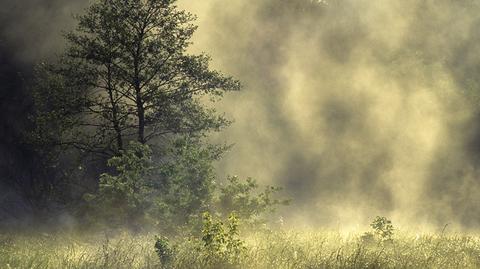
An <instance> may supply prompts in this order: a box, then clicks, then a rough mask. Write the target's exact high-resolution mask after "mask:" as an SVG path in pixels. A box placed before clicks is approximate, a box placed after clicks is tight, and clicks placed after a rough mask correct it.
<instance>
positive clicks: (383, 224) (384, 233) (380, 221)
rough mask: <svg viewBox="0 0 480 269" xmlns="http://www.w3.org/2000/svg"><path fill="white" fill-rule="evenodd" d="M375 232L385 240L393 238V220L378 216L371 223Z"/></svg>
mask: <svg viewBox="0 0 480 269" xmlns="http://www.w3.org/2000/svg"><path fill="white" fill-rule="evenodd" d="M370 227H372V229H373V231H374V233H375V234H376V235H377V236H379V237H380V238H381V239H382V240H383V241H387V240H391V239H392V236H393V230H394V228H393V225H392V221H390V220H389V219H387V218H386V217H380V216H377V217H376V218H375V219H374V220H373V222H372V223H371V224H370Z"/></svg>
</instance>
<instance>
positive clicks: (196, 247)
mask: <svg viewBox="0 0 480 269" xmlns="http://www.w3.org/2000/svg"><path fill="white" fill-rule="evenodd" d="M0 238H1V239H0V268H2V269H3V268H62V269H63V268H65V269H70V268H85V269H87V268H88V269H90V268H115V269H121V268H189V269H190V268H192V269H194V268H259V269H260V268H261V269H263V268H272V269H273V268H275V269H282V268H480V239H479V238H477V237H468V236H460V235H407V234H403V235H401V234H396V235H395V236H394V237H393V240H390V241H385V242H382V241H380V240H365V238H363V239H362V235H361V234H357V235H341V234H340V233H336V232H325V231H317V232H297V231H276V232H262V233H257V234H251V235H248V236H244V237H242V240H243V241H244V246H245V248H244V251H242V253H240V254H239V255H238V260H237V261H236V264H234V265H233V263H230V265H229V263H228V262H225V263H221V262H220V263H218V262H217V263H212V262H209V261H208V260H207V259H206V257H205V255H203V254H202V252H201V249H200V248H201V244H199V242H198V241H195V240H179V241H178V242H176V247H175V255H174V256H173V258H172V259H171V261H169V263H168V264H166V265H163V266H162V265H161V263H160V259H159V258H158V256H157V254H156V252H155V249H154V244H155V238H154V235H136V236H134V235H131V234H127V233H123V234H119V235H116V236H111V238H108V237H107V236H105V235H96V236H93V235H89V236H78V235H75V236H74V235H47V234H43V235H36V236H31V235H16V236H13V235H2V236H1V237H0Z"/></svg>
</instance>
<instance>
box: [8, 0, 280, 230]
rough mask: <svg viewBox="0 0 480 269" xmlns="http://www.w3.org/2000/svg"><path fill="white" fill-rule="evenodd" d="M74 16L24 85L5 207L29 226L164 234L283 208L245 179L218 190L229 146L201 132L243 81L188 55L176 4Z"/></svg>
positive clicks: (117, 2) (212, 126)
mask: <svg viewBox="0 0 480 269" xmlns="http://www.w3.org/2000/svg"><path fill="white" fill-rule="evenodd" d="M76 20H77V22H78V24H77V27H76V29H75V30H73V31H70V32H68V33H66V34H65V35H64V37H65V41H66V48H65V50H64V51H63V52H61V53H59V54H58V55H59V56H58V58H57V59H56V60H55V61H53V62H48V63H39V64H38V65H36V66H35V68H34V74H33V76H32V79H31V80H30V81H28V86H27V89H28V91H27V92H28V98H29V100H31V109H30V113H29V115H28V124H26V125H25V128H24V129H23V130H22V134H21V137H22V139H21V140H22V142H21V144H22V146H23V147H26V148H27V149H28V152H29V156H28V158H33V160H34V161H32V162H31V164H32V165H31V166H30V167H29V170H30V171H29V173H27V174H25V173H18V172H17V171H15V170H13V171H12V172H11V173H5V176H3V177H2V179H1V180H2V185H3V186H2V187H4V188H5V189H7V190H9V191H14V192H15V193H16V196H15V197H16V198H15V199H17V200H16V201H15V199H13V201H12V200H10V201H8V199H3V200H2V201H0V202H2V203H4V204H3V207H4V208H8V206H6V204H5V203H7V202H8V203H13V204H15V205H14V207H15V206H18V204H23V205H26V207H27V208H28V210H27V211H28V212H29V213H28V215H29V217H32V218H33V219H34V222H35V223H49V222H51V220H52V219H56V217H57V216H58V215H65V214H68V215H70V216H74V217H75V219H76V220H77V222H78V223H79V224H81V226H82V227H92V226H96V225H108V226H110V227H124V226H127V227H130V228H133V229H136V230H138V229H143V228H146V227H148V228H150V227H157V228H161V229H164V230H169V231H174V230H175V229H176V228H179V227H183V226H188V227H195V225H196V222H198V221H199V216H201V214H202V213H203V212H207V211H215V212H216V213H218V214H220V215H224V216H226V215H227V214H229V213H230V212H232V211H236V212H238V214H239V215H241V216H242V217H244V218H245V219H249V220H252V221H257V220H258V218H259V217H260V216H261V215H262V213H263V212H266V211H269V210H272V209H273V208H274V207H275V206H276V205H278V204H282V203H285V201H281V200H277V199H274V198H273V196H274V195H275V193H276V192H277V191H278V190H279V189H277V188H272V187H267V189H266V190H264V191H260V192H259V191H257V187H258V186H257V184H256V183H255V181H254V180H250V179H249V180H247V181H241V180H240V179H238V178H236V177H231V178H229V179H228V180H227V182H229V184H227V185H223V186H221V187H220V186H218V184H217V183H216V182H218V180H216V178H215V171H214V167H213V163H214V162H215V161H216V160H218V159H219V158H221V157H222V154H224V153H225V151H226V150H227V149H228V148H229V147H228V146H227V145H215V144H211V143H209V142H208V141H207V136H208V134H209V133H211V132H216V131H221V130H222V129H223V128H225V127H226V126H228V125H229V124H230V121H229V120H228V119H226V118H225V117H224V116H223V115H222V114H221V113H218V112H217V111H216V110H215V109H214V108H213V107H214V103H215V102H217V101H220V100H221V99H222V96H223V95H224V94H225V93H228V92H231V91H238V90H240V89H241V85H240V82H239V81H237V80H235V79H234V78H232V77H229V76H226V75H224V74H222V73H221V72H219V71H216V70H212V69H211V68H210V67H209V61H210V59H209V57H208V56H207V55H192V54H189V53H188V52H187V49H188V47H189V45H191V37H192V35H193V33H194V32H195V30H196V26H195V25H194V16H193V15H191V14H190V13H188V12H185V11H182V10H179V9H178V8H177V7H176V6H175V1H174V0H127V1H125V0H100V1H97V2H96V3H94V4H92V5H91V6H90V7H89V8H88V9H87V10H86V11H85V13H84V14H82V15H79V16H76ZM5 169H8V167H6V168H5ZM10 208H11V207H10ZM3 214H4V216H7V215H11V217H12V218H19V216H16V215H15V214H16V212H8V210H5V212H4V213H3Z"/></svg>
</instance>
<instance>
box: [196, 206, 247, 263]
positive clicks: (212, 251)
mask: <svg viewBox="0 0 480 269" xmlns="http://www.w3.org/2000/svg"><path fill="white" fill-rule="evenodd" d="M238 226H239V225H238V218H237V216H236V215H235V213H231V214H230V216H229V218H228V222H227V223H226V224H224V223H223V222H222V221H220V220H215V219H214V218H213V217H212V215H211V214H210V213H208V212H206V213H204V214H203V229H202V243H203V247H202V249H201V252H202V255H203V258H204V263H205V264H206V265H208V266H214V267H215V266H224V267H227V266H232V265H235V264H238V263H239V261H240V257H241V255H242V253H243V252H244V251H245V250H246V248H245V246H244V242H243V241H242V240H241V239H239V233H238Z"/></svg>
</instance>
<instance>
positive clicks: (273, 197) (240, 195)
mask: <svg viewBox="0 0 480 269" xmlns="http://www.w3.org/2000/svg"><path fill="white" fill-rule="evenodd" d="M227 182H228V183H227V184H226V185H225V186H223V187H221V188H220V193H219V197H218V205H217V207H218V211H219V212H221V213H222V214H223V215H224V216H225V215H227V214H228V213H229V212H236V214H238V217H240V218H241V219H243V220H246V221H249V222H251V223H252V224H254V225H258V224H259V222H260V223H261V222H265V220H264V219H262V217H264V215H265V214H266V213H273V212H275V210H276V209H277V207H278V206H280V205H288V204H289V202H290V200H287V199H279V198H277V196H278V193H279V192H280V191H281V190H282V188H279V187H272V186H266V187H265V189H264V190H263V191H259V190H258V189H259V185H258V184H257V182H256V181H255V180H254V179H252V178H247V179H246V180H245V181H241V180H240V179H239V178H238V177H237V176H231V177H228V178H227Z"/></svg>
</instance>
